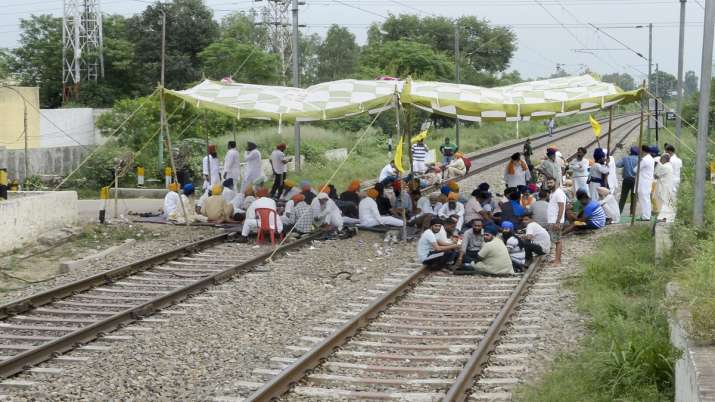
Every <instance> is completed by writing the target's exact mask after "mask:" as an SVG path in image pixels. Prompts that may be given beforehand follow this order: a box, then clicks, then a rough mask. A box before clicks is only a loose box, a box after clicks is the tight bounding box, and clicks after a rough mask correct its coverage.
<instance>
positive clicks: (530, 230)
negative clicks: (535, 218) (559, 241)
mask: <svg viewBox="0 0 715 402" xmlns="http://www.w3.org/2000/svg"><path fill="white" fill-rule="evenodd" d="M564 208H566V207H564ZM526 235H527V236H529V235H530V236H533V239H532V240H531V241H532V242H533V243H534V244H538V245H539V246H541V250H542V251H543V252H545V253H548V252H549V250H550V249H551V237H550V236H549V232H547V231H546V229H544V228H543V227H542V226H541V225H539V224H538V223H536V222H531V223H529V224H528V225H526Z"/></svg>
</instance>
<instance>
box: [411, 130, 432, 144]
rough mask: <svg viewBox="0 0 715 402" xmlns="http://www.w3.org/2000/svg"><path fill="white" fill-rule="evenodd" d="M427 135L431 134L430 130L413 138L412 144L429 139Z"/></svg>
mask: <svg viewBox="0 0 715 402" xmlns="http://www.w3.org/2000/svg"><path fill="white" fill-rule="evenodd" d="M427 134H429V130H424V131H422V132H421V133H419V134H417V135H416V136H414V137H412V141H411V142H412V143H413V144H416V143H418V142H419V141H422V140H424V139H425V138H427Z"/></svg>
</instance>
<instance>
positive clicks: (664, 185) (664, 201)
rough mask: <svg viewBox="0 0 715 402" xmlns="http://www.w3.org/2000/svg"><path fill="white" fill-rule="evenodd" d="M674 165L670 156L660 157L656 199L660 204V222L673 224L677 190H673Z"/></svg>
mask: <svg viewBox="0 0 715 402" xmlns="http://www.w3.org/2000/svg"><path fill="white" fill-rule="evenodd" d="M673 170H674V169H673V165H672V164H671V162H670V154H668V153H665V154H663V156H661V157H660V163H659V164H658V165H657V166H656V167H655V179H656V182H655V198H656V200H657V202H658V220H659V221H661V220H664V221H666V222H673V221H674V220H675V190H673V188H674V185H673V181H674V180H673V179H674V175H673Z"/></svg>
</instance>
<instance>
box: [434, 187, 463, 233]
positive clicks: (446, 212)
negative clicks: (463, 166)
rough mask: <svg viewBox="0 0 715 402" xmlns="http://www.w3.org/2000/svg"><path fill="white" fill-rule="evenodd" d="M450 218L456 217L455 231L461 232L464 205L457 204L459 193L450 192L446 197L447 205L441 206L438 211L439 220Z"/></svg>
mask: <svg viewBox="0 0 715 402" xmlns="http://www.w3.org/2000/svg"><path fill="white" fill-rule="evenodd" d="M452 216H456V217H457V218H458V220H457V227H456V229H457V231H458V232H459V231H461V230H462V225H463V224H464V205H462V203H461V202H459V193H455V192H451V193H449V195H448V196H447V203H446V204H444V205H442V208H441V209H440V210H439V217H440V218H441V219H448V218H451V217H452Z"/></svg>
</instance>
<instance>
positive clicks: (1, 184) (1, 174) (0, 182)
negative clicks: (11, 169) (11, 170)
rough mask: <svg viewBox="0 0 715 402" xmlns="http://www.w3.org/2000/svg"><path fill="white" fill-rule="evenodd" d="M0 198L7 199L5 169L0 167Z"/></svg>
mask: <svg viewBox="0 0 715 402" xmlns="http://www.w3.org/2000/svg"><path fill="white" fill-rule="evenodd" d="M0 199H3V200H7V169H5V168H0Z"/></svg>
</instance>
